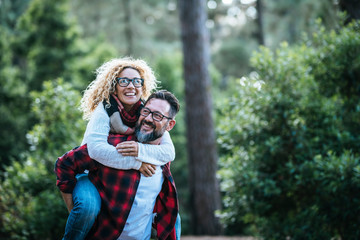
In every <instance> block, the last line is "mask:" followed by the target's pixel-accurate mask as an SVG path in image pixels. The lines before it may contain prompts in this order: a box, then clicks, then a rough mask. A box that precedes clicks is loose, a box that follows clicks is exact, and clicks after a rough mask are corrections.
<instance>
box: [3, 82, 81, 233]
mask: <svg viewBox="0 0 360 240" xmlns="http://www.w3.org/2000/svg"><path fill="white" fill-rule="evenodd" d="M43 87H44V91H42V92H34V93H32V94H31V95H32V97H33V108H32V112H33V113H34V115H35V116H36V118H37V119H38V121H39V123H38V124H36V125H35V126H34V128H33V129H32V130H31V131H30V132H29V133H28V134H27V138H28V140H29V142H30V145H31V150H30V152H28V153H26V156H25V158H26V161H24V162H23V163H20V162H14V163H13V164H12V165H10V166H8V167H6V168H5V172H4V174H3V176H2V179H3V180H2V181H1V182H0V192H1V197H0V210H1V213H2V214H1V216H0V237H4V239H60V238H61V236H62V234H63V233H64V229H65V223H66V218H67V210H66V207H65V204H64V203H63V200H62V198H61V196H60V192H59V190H58V189H57V188H56V186H55V183H56V179H55V174H54V172H53V169H54V163H55V161H56V159H57V157H59V156H61V155H62V154H64V153H65V152H66V151H68V150H70V149H72V148H73V147H75V146H77V145H79V144H80V142H81V139H82V136H83V132H84V130H85V122H84V121H82V118H81V113H80V111H79V110H78V103H79V101H80V93H79V92H76V91H74V90H72V86H71V85H70V84H65V83H63V81H62V80H61V79H60V80H57V81H48V82H45V83H44V85H43Z"/></svg>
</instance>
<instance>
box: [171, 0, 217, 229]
mask: <svg viewBox="0 0 360 240" xmlns="http://www.w3.org/2000/svg"><path fill="white" fill-rule="evenodd" d="M178 3H179V12H180V22H181V32H182V34H181V37H182V42H183V55H184V60H183V65H184V77H185V102H186V106H187V107H186V126H187V141H188V142H187V149H188V161H189V181H190V184H189V186H190V196H191V197H190V201H191V204H190V205H191V206H192V208H193V209H191V213H192V227H193V232H194V234H208V235H217V234H219V233H220V225H219V222H218V219H217V218H216V216H215V210H217V209H219V208H220V194H219V193H220V192H219V187H218V182H217V179H216V170H217V152H216V144H215V131H214V124H213V119H212V115H211V111H212V99H211V92H210V89H211V87H210V75H209V71H208V65H209V61H210V57H209V37H208V31H207V29H206V27H205V22H206V19H207V13H206V8H205V7H206V5H205V4H206V1H204V0H188V1H184V0H179V1H178Z"/></svg>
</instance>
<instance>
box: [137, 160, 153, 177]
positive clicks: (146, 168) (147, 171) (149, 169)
mask: <svg viewBox="0 0 360 240" xmlns="http://www.w3.org/2000/svg"><path fill="white" fill-rule="evenodd" d="M139 171H140V172H141V173H142V174H143V175H144V176H145V177H151V176H152V175H154V174H155V171H156V166H155V165H152V164H150V163H144V162H143V163H141V167H140V168H139Z"/></svg>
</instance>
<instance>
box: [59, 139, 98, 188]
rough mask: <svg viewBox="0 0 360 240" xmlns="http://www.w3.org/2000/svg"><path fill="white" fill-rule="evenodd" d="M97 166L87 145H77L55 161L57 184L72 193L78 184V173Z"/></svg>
mask: <svg viewBox="0 0 360 240" xmlns="http://www.w3.org/2000/svg"><path fill="white" fill-rule="evenodd" d="M94 167H95V163H94V161H93V160H92V159H91V158H90V157H89V154H88V151H87V145H86V144H85V145H82V146H80V147H76V148H74V149H72V150H70V151H69V152H67V153H65V154H64V155H63V156H61V157H59V158H58V159H57V161H56V163H55V170H54V171H55V174H56V186H58V188H59V189H60V191H62V192H64V193H72V192H73V190H74V188H75V185H76V174H79V173H83V172H84V171H85V170H86V169H89V170H90V169H92V168H94Z"/></svg>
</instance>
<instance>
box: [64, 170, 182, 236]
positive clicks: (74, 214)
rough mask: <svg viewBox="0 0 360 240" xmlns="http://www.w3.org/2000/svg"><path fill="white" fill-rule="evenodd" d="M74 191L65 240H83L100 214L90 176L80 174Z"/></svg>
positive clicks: (178, 232) (178, 231)
mask: <svg viewBox="0 0 360 240" xmlns="http://www.w3.org/2000/svg"><path fill="white" fill-rule="evenodd" d="M76 178H77V183H76V186H75V188H74V191H73V202H74V208H73V209H72V210H71V212H70V214H69V217H68V220H67V222H66V226H65V234H64V238H63V240H83V239H85V237H86V235H87V234H88V232H89V231H90V229H91V227H92V225H93V224H94V222H95V219H96V217H97V215H98V213H99V212H100V207H101V198H100V195H99V192H98V191H97V189H96V187H95V186H94V184H92V182H91V181H90V180H89V178H88V175H87V174H85V173H83V174H78V175H77V176H76ZM175 231H176V239H177V240H180V235H181V219H180V214H179V213H178V215H177V218H176V223H175Z"/></svg>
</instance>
